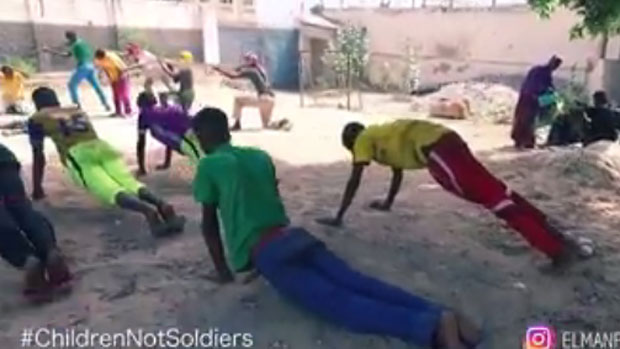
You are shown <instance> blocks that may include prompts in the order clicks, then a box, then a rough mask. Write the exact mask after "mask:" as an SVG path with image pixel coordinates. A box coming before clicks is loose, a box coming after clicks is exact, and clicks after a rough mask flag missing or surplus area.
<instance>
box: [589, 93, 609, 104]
mask: <svg viewBox="0 0 620 349" xmlns="http://www.w3.org/2000/svg"><path fill="white" fill-rule="evenodd" d="M592 100H593V102H594V105H601V104H608V103H609V99H608V98H607V93H605V91H601V90H599V91H596V92H594V94H593V95H592Z"/></svg>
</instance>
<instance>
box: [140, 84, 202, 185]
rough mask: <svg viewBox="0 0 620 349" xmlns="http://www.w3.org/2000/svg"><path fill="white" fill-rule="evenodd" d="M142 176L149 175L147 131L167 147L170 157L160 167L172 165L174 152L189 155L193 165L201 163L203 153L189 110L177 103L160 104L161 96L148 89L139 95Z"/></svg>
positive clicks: (159, 168) (162, 168) (167, 154)
mask: <svg viewBox="0 0 620 349" xmlns="http://www.w3.org/2000/svg"><path fill="white" fill-rule="evenodd" d="M137 104H138V108H140V115H139V117H138V144H137V156H138V166H139V170H138V175H141V176H143V175H146V166H145V156H144V150H145V148H146V132H147V131H150V132H151V135H152V136H153V137H154V138H155V139H157V140H158V141H159V142H161V143H162V144H164V145H165V146H166V158H165V161H164V163H163V164H162V165H160V166H157V169H158V170H165V169H168V168H170V163H171V160H172V151H173V150H174V151H176V152H178V153H179V154H181V155H184V156H187V157H188V158H189V160H190V162H191V163H192V164H194V165H195V164H197V163H198V160H200V157H201V156H202V151H201V150H200V145H199V144H198V140H197V139H196V136H195V135H194V132H193V131H192V129H191V123H192V120H191V118H190V117H189V115H187V113H186V112H185V111H183V110H182V109H181V108H175V107H174V106H167V107H164V106H159V107H158V106H157V99H156V98H155V96H154V95H152V94H150V93H148V92H142V93H140V95H139V96H138V102H137Z"/></svg>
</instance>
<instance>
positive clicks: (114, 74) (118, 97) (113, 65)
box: [95, 49, 131, 116]
mask: <svg viewBox="0 0 620 349" xmlns="http://www.w3.org/2000/svg"><path fill="white" fill-rule="evenodd" d="M95 65H96V66H97V68H99V69H101V70H103V72H105V74H106V75H107V77H108V81H109V82H110V87H111V88H112V96H113V100H114V111H115V113H116V115H118V116H129V115H131V100H130V94H129V86H131V82H130V81H129V75H128V74H127V73H126V72H125V69H127V66H126V65H125V62H123V60H122V59H121V58H120V57H119V56H118V55H117V54H116V53H115V52H113V51H105V50H102V49H98V50H97V51H95Z"/></svg>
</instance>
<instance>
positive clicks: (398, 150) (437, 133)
mask: <svg viewBox="0 0 620 349" xmlns="http://www.w3.org/2000/svg"><path fill="white" fill-rule="evenodd" d="M448 132H451V130H450V129H449V128H447V127H444V126H442V125H439V124H434V123H432V122H428V121H423V120H397V121H393V122H390V123H386V124H382V125H375V126H369V127H367V128H366V129H365V130H364V131H362V133H360V134H359V135H358V136H357V139H356V140H355V144H354V145H353V162H354V163H370V162H371V161H372V160H374V161H376V162H378V163H380V164H383V165H387V166H390V167H394V168H399V169H419V168H423V167H426V164H427V161H428V159H427V158H426V155H425V154H424V152H423V148H425V147H427V146H429V145H431V144H433V143H435V142H436V141H437V140H438V139H439V138H440V137H441V136H443V135H444V134H446V133H448Z"/></svg>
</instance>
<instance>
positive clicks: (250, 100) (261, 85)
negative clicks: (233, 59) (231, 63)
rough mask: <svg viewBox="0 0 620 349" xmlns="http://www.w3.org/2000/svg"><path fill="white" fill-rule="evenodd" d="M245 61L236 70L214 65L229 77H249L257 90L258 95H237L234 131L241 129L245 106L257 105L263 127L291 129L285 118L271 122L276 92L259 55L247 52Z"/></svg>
mask: <svg viewBox="0 0 620 349" xmlns="http://www.w3.org/2000/svg"><path fill="white" fill-rule="evenodd" d="M243 60H244V62H243V64H242V65H241V66H239V67H237V69H235V70H234V71H227V70H225V69H223V68H221V67H218V66H214V67H213V69H214V70H215V71H217V72H219V73H220V74H222V75H224V76H225V77H227V78H229V79H247V80H249V81H250V82H251V83H252V86H253V87H254V89H255V90H256V93H257V95H258V96H257V97H253V96H237V97H235V104H234V109H233V119H234V124H233V126H232V128H231V130H232V131H238V130H241V114H242V112H243V108H245V107H257V108H258V110H259V112H260V117H261V120H262V123H263V128H271V129H289V128H290V123H289V122H288V120H286V119H283V120H280V121H278V122H274V123H271V117H272V114H273V108H274V106H275V94H274V93H273V90H272V89H271V87H270V86H269V80H268V78H267V72H266V71H265V68H264V67H263V66H262V65H261V64H260V63H259V62H258V56H257V55H256V54H254V53H252V52H248V53H246V54H245V56H244V58H243Z"/></svg>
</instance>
